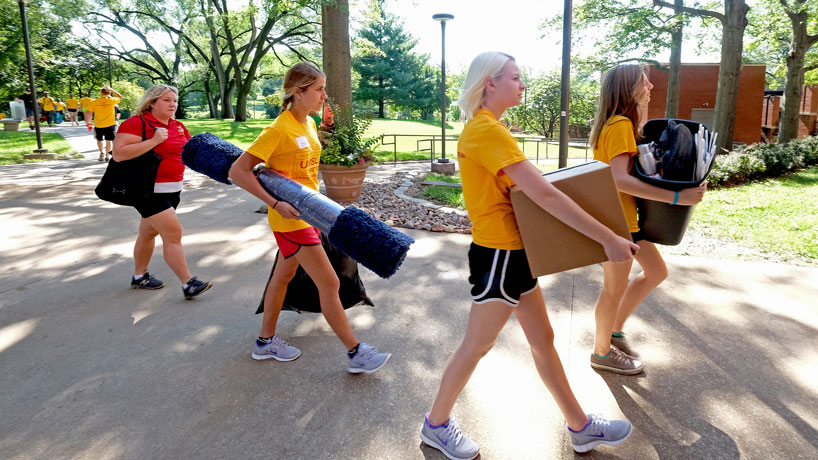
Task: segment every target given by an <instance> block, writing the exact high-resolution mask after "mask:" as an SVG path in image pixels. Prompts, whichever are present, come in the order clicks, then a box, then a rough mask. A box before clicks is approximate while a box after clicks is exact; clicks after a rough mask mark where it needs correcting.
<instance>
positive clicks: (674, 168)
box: [657, 120, 697, 181]
mask: <svg viewBox="0 0 818 460" xmlns="http://www.w3.org/2000/svg"><path fill="white" fill-rule="evenodd" d="M657 144H658V145H659V147H660V148H661V149H662V150H663V154H662V158H661V161H660V163H661V164H660V165H659V168H660V170H661V171H662V179H665V180H683V181H689V180H693V179H694V175H695V173H696V161H697V155H696V143H695V142H694V141H693V134H692V133H691V132H690V129H688V128H687V126H685V125H684V124H683V123H677V122H675V121H673V120H670V121H668V123H667V128H666V129H665V130H664V131H663V132H662V135H661V136H660V137H659V142H657Z"/></svg>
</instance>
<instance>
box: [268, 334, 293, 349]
mask: <svg viewBox="0 0 818 460" xmlns="http://www.w3.org/2000/svg"><path fill="white" fill-rule="evenodd" d="M270 343H272V344H273V345H274V346H275V347H278V348H287V347H289V346H290V344H288V343H287V342H285V341H284V339H282V338H281V337H279V336H277V335H274V336H273V340H272V341H271V342H270Z"/></svg>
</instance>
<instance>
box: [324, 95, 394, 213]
mask: <svg viewBox="0 0 818 460" xmlns="http://www.w3.org/2000/svg"><path fill="white" fill-rule="evenodd" d="M330 107H331V109H332V113H333V115H334V123H333V124H332V125H330V126H324V125H322V127H321V132H319V135H320V138H321V144H322V150H321V163H320V164H319V165H318V169H319V170H320V171H321V177H322V178H323V180H324V187H325V188H326V191H327V196H328V197H330V198H332V199H333V200H335V201H344V202H357V201H358V200H359V199H360V197H361V188H362V187H363V184H364V177H365V176H366V170H367V168H369V165H370V164H371V163H372V162H373V161H374V159H375V158H374V157H373V156H372V150H371V149H372V147H373V146H374V145H375V144H376V143H378V141H380V137H379V136H375V137H369V138H365V137H364V133H365V132H366V129H367V128H368V127H369V125H370V124H371V123H372V120H371V119H370V118H366V117H361V116H358V115H355V114H354V113H353V111H352V109H351V108H343V109H341V108H338V107H337V106H336V105H334V104H330Z"/></svg>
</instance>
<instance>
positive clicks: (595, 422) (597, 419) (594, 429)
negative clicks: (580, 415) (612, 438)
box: [586, 414, 611, 435]
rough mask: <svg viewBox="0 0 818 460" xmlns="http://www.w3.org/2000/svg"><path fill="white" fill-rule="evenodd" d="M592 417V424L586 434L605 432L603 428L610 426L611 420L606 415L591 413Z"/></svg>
mask: <svg viewBox="0 0 818 460" xmlns="http://www.w3.org/2000/svg"><path fill="white" fill-rule="evenodd" d="M590 418H591V425H590V426H589V427H588V428H587V429H586V431H587V432H586V434H589V435H596V434H600V433H604V431H603V429H604V428H608V426H609V425H610V424H611V422H609V421H608V419H606V418H605V417H603V416H602V415H598V414H592V415H590Z"/></svg>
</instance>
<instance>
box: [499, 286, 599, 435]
mask: <svg viewBox="0 0 818 460" xmlns="http://www.w3.org/2000/svg"><path fill="white" fill-rule="evenodd" d="M514 313H515V314H516V315H517V319H518V320H519V321H520V325H521V326H522V327H523V332H524V333H525V337H526V339H528V344H529V346H530V347H531V355H532V356H533V357H534V365H535V366H536V367H537V372H539V374H540V378H541V379H542V381H543V383H545V386H546V387H548V391H550V392H551V395H552V396H553V397H554V400H555V401H556V402H557V405H558V406H559V408H560V411H561V412H562V415H563V416H564V417H565V420H566V421H567V422H568V426H569V427H571V429H573V430H580V429H582V427H583V426H585V423H586V422H587V421H588V420H587V417H586V415H585V412H584V411H583V410H582V407H580V405H579V403H578V402H577V398H576V397H575V396H574V392H573V391H572V390H571V386H570V385H569V384H568V378H567V377H566V376H565V370H564V369H563V367H562V362H561V361H560V357H559V355H558V354H557V349H556V348H554V330H553V329H552V328H551V322H550V321H549V320H548V312H547V311H546V309H545V301H544V300H543V297H542V292H541V291H540V288H539V284H538V285H537V289H535V290H534V291H532V292H529V293H528V294H525V295H523V296H522V297H520V304H519V305H518V306H517V309H516V310H515V311H514Z"/></svg>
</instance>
